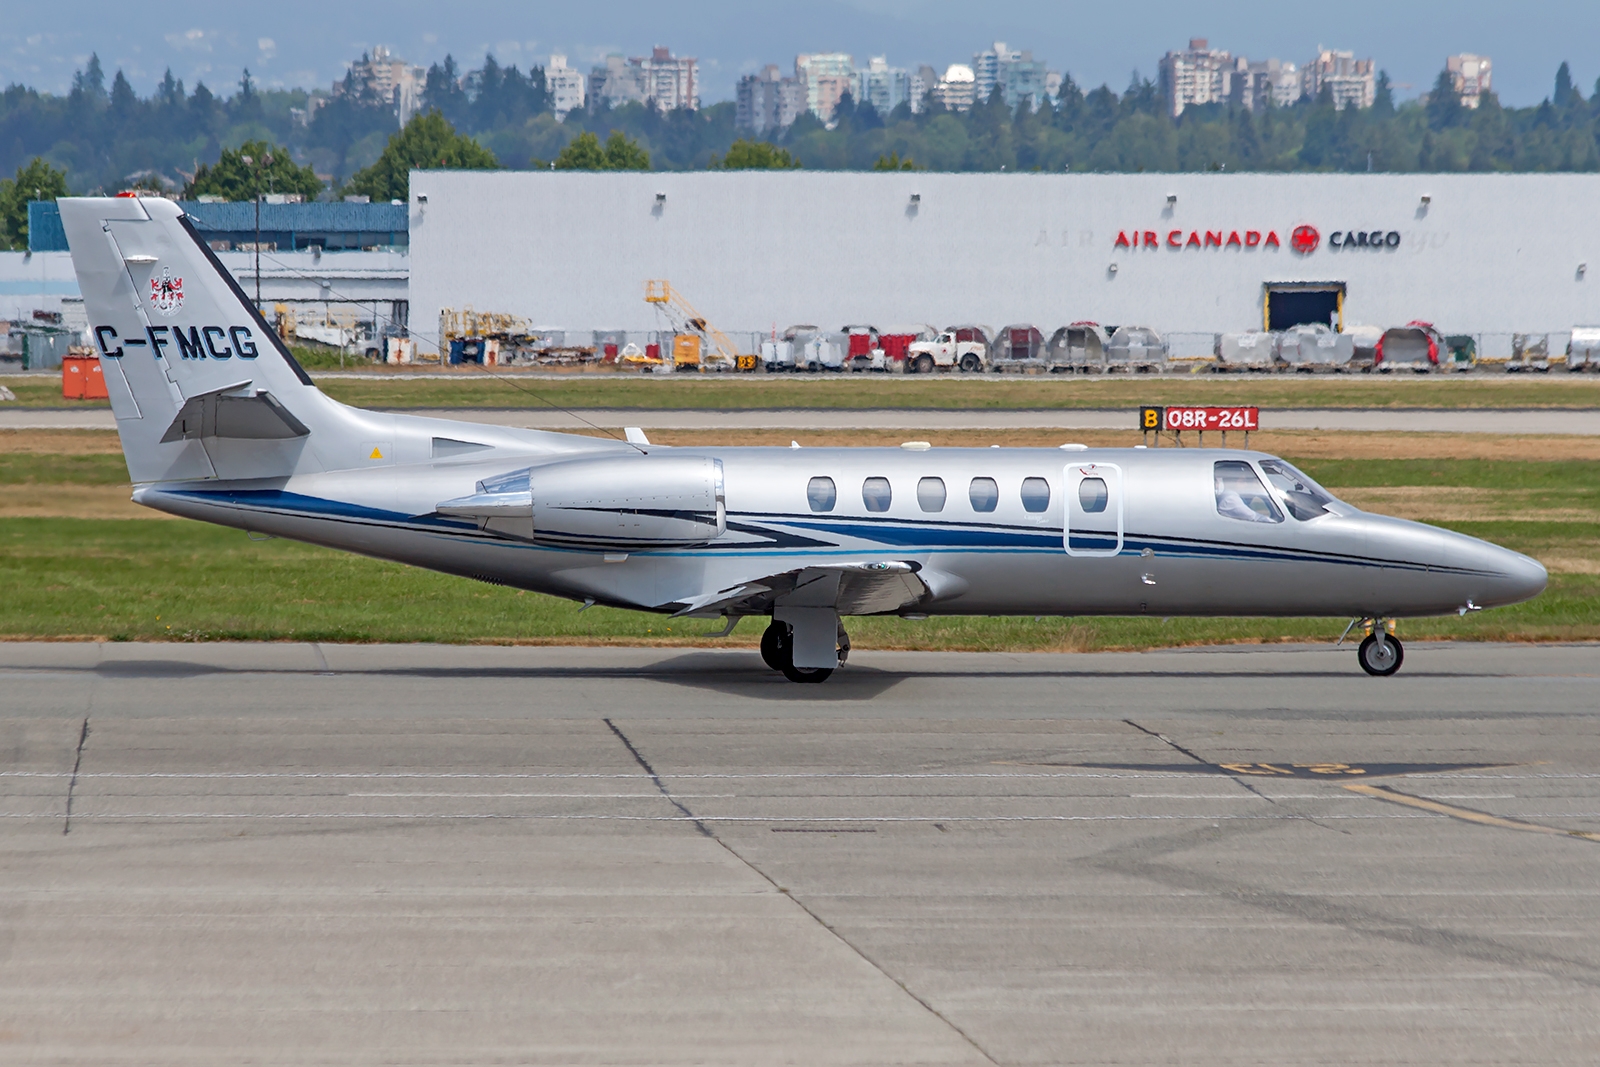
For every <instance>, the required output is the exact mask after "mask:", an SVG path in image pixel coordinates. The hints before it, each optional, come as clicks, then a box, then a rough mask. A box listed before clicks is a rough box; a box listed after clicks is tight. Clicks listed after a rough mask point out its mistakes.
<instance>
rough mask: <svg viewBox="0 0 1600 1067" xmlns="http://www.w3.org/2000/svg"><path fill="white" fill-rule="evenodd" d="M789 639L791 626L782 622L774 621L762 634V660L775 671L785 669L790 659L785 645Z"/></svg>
mask: <svg viewBox="0 0 1600 1067" xmlns="http://www.w3.org/2000/svg"><path fill="white" fill-rule="evenodd" d="M788 641H789V628H788V627H787V626H785V625H784V624H783V623H781V622H773V623H772V624H771V625H770V626H768V627H767V628H766V630H765V631H763V632H762V634H761V661H762V662H763V663H765V664H766V665H767V666H769V667H771V668H772V669H773V670H775V671H781V670H783V665H784V663H785V662H787V661H788V657H787V656H785V655H784V654H783V652H784V648H783V646H784V645H785V644H787V643H788Z"/></svg>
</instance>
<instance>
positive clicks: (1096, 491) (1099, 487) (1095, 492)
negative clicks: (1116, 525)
mask: <svg viewBox="0 0 1600 1067" xmlns="http://www.w3.org/2000/svg"><path fill="white" fill-rule="evenodd" d="M1110 500H1111V493H1110V491H1109V490H1107V489H1106V480H1105V479H1104V478H1085V479H1083V481H1081V482H1079V483H1078V506H1079V507H1081V508H1082V509H1083V510H1084V514H1086V515H1098V514H1100V513H1101V512H1102V511H1104V510H1105V509H1106V504H1107V503H1108V502H1110Z"/></svg>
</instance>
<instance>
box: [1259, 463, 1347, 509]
mask: <svg viewBox="0 0 1600 1067" xmlns="http://www.w3.org/2000/svg"><path fill="white" fill-rule="evenodd" d="M1261 470H1262V472H1263V473H1264V474H1266V476H1267V481H1269V482H1271V483H1272V487H1273V488H1274V489H1276V490H1277V491H1278V492H1279V494H1280V495H1281V496H1282V497H1283V502H1284V504H1285V505H1286V506H1287V507H1288V509H1289V514H1291V515H1293V516H1294V517H1295V518H1296V519H1299V520H1300V521H1301V522H1304V521H1305V520H1307V519H1314V518H1316V517H1317V516H1318V515H1326V514H1327V513H1328V505H1329V504H1331V503H1333V497H1332V496H1331V495H1329V493H1328V491H1327V490H1325V489H1323V488H1322V486H1320V485H1318V484H1317V483H1316V482H1314V481H1312V480H1311V479H1310V478H1307V477H1306V476H1305V475H1304V474H1301V473H1300V472H1299V471H1297V470H1295V469H1294V468H1293V467H1291V466H1289V464H1287V463H1285V462H1284V461H1283V460H1281V459H1264V460H1262V461H1261Z"/></svg>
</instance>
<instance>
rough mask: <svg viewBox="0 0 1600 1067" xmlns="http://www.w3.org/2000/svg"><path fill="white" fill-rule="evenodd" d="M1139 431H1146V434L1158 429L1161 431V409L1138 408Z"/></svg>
mask: <svg viewBox="0 0 1600 1067" xmlns="http://www.w3.org/2000/svg"><path fill="white" fill-rule="evenodd" d="M1139 429H1140V430H1143V431H1147V432H1148V431H1150V430H1159V429H1161V409H1160V408H1140V409H1139Z"/></svg>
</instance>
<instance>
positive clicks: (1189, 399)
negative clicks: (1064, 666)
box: [0, 370, 1600, 427]
mask: <svg viewBox="0 0 1600 1067" xmlns="http://www.w3.org/2000/svg"><path fill="white" fill-rule="evenodd" d="M503 376H504V377H506V378H509V379H511V380H513V381H515V382H516V383H517V385H516V386H512V385H509V384H507V383H506V382H504V381H501V380H498V379H497V378H496V377H494V376H491V375H490V374H487V373H484V372H482V371H473V370H453V371H441V372H437V376H432V375H430V376H428V377H418V378H401V377H396V376H388V375H384V374H382V373H377V374H373V375H371V376H369V377H360V378H329V377H323V378H321V379H320V380H319V382H318V385H319V387H320V388H321V389H322V390H323V391H324V392H326V393H327V394H328V395H329V396H332V397H333V398H334V399H336V400H341V401H343V402H345V403H347V404H354V405H356V406H358V407H378V408H392V409H404V408H417V407H424V408H451V407H463V408H543V407H548V406H549V403H548V402H549V401H553V402H554V403H556V404H558V405H560V406H563V407H570V408H577V409H585V408H637V409H640V410H662V409H701V410H713V411H734V410H768V409H775V408H800V409H817V408H839V409H846V410H862V409H872V408H885V409H902V410H956V411H1004V410H1063V409H1080V408H1127V409H1128V412H1129V414H1128V418H1129V426H1130V427H1131V426H1132V425H1133V409H1134V408H1136V407H1138V406H1139V405H1141V404H1254V405H1258V406H1260V407H1264V408H1280V409H1286V408H1373V409H1404V408H1431V409H1439V408H1465V409H1476V408H1552V409H1556V408H1565V409H1572V408H1592V407H1595V406H1597V405H1600V376H1595V375H1578V374H1568V373H1565V372H1556V373H1552V374H1550V375H1510V376H1507V375H1504V374H1489V373H1484V374H1475V375H1449V376H1445V375H1432V376H1427V375H1404V376H1389V375H1369V374H1353V375H1343V374H1341V375H1322V376H1315V377H1312V376H1306V375H1220V374H1196V375H1187V376H1180V377H1160V378H1156V377H1147V376H1142V375H1139V376H1115V377H1104V378H1088V377H1075V376H1070V377H1069V376H1062V375H1049V376H1022V375H995V374H989V375H962V374H941V375H931V376H922V375H912V376H910V377H903V376H898V375H896V376H886V375H859V374H845V375H825V376H810V375H734V374H726V375H710V376H703V375H686V374H685V375H674V376H663V375H649V376H644V375H637V374H631V373H628V374H625V373H619V374H574V375H572V376H571V377H566V378H550V377H532V376H528V375H523V374H519V373H518V372H515V371H508V372H503ZM0 384H4V385H7V386H9V387H10V388H11V391H12V392H13V393H15V394H16V396H17V400H16V402H15V403H14V404H13V403H7V404H5V405H0V406H3V407H5V408H11V407H16V406H21V407H52V408H61V407H105V406H106V403H105V401H99V400H96V401H69V400H64V399H63V398H62V396H61V386H60V383H59V382H58V381H57V380H55V379H53V378H33V377H27V378H24V377H0ZM535 394H537V395H535ZM541 398H543V399H541Z"/></svg>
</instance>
